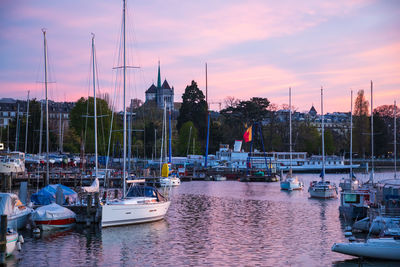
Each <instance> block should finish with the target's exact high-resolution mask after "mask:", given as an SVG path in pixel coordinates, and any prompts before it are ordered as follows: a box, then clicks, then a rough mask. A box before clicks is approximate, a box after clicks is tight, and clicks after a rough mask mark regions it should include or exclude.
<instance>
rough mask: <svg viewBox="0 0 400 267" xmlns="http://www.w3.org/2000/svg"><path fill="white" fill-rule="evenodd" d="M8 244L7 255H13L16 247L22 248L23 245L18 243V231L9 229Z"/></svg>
mask: <svg viewBox="0 0 400 267" xmlns="http://www.w3.org/2000/svg"><path fill="white" fill-rule="evenodd" d="M6 240H7V245H6V256H7V257H8V256H11V255H12V254H13V253H14V251H15V249H17V248H18V249H20V247H21V245H20V244H18V242H19V236H18V233H17V231H14V230H12V229H7V237H6Z"/></svg>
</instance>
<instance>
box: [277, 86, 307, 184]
mask: <svg viewBox="0 0 400 267" xmlns="http://www.w3.org/2000/svg"><path fill="white" fill-rule="evenodd" d="M289 155H290V168H289V173H288V174H287V176H286V179H285V180H283V181H281V189H282V190H288V191H292V190H302V189H303V187H304V184H303V182H301V181H299V179H298V178H297V176H293V172H292V89H291V88H289Z"/></svg>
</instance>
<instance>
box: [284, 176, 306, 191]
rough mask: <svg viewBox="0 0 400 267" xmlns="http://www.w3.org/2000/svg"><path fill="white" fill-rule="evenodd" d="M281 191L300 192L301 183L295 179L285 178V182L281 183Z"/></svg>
mask: <svg viewBox="0 0 400 267" xmlns="http://www.w3.org/2000/svg"><path fill="white" fill-rule="evenodd" d="M281 189H282V190H288V191H292V190H301V189H303V183H302V182H300V181H299V180H298V179H296V178H287V179H286V180H285V181H281Z"/></svg>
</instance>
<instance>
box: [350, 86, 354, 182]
mask: <svg viewBox="0 0 400 267" xmlns="http://www.w3.org/2000/svg"><path fill="white" fill-rule="evenodd" d="M350 95H351V100H350V179H351V178H353V90H351V94H350Z"/></svg>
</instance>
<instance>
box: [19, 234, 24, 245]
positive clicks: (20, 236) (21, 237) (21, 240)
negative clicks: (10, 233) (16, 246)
mask: <svg viewBox="0 0 400 267" xmlns="http://www.w3.org/2000/svg"><path fill="white" fill-rule="evenodd" d="M18 241H19V242H20V243H21V244H23V243H24V237H23V236H22V235H19V237H18Z"/></svg>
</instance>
